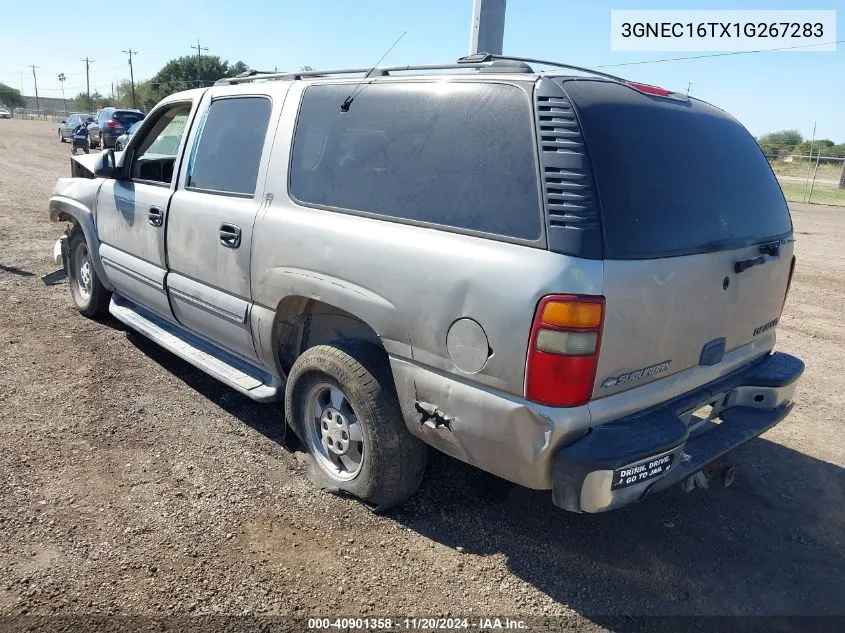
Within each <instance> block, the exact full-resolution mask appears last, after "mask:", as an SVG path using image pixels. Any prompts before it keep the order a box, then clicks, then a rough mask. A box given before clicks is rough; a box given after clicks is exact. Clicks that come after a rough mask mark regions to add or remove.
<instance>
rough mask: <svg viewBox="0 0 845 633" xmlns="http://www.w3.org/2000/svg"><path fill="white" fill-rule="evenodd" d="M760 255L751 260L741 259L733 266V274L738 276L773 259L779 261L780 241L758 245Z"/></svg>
mask: <svg viewBox="0 0 845 633" xmlns="http://www.w3.org/2000/svg"><path fill="white" fill-rule="evenodd" d="M759 250H760V255H758V256H757V257H753V258H751V259H741V260H739V261H738V262H736V263H735V264H734V272H735V273H736V274H737V275H738V274H739V273H741V272H744V271H746V270H748V269H749V268H753V267H754V266H761V265H763V264H765V263H766V262H768V261H771V260H773V259H780V240H776V241H774V242H768V243H766V244H760V247H759Z"/></svg>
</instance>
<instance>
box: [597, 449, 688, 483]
mask: <svg viewBox="0 0 845 633" xmlns="http://www.w3.org/2000/svg"><path fill="white" fill-rule="evenodd" d="M675 457H676V455H675V454H674V453H669V454H666V455H660V456H659V457H649V458H648V459H644V460H642V461H639V462H635V463H633V464H628V465H627V466H623V467H622V468H617V469H616V470H614V471H613V479H612V480H611V484H610V489H611V490H620V489H621V488H627V487H629V486H636V485H637V484H641V483H643V482H645V481H651V480H653V479H657V478H658V477H662V476H663V475H665V474H666V473H668V472H669V470H670V469H671V468H672V465H673V464H674V463H675Z"/></svg>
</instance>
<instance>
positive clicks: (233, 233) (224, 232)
mask: <svg viewBox="0 0 845 633" xmlns="http://www.w3.org/2000/svg"><path fill="white" fill-rule="evenodd" d="M220 244H222V245H223V246H225V247H226V248H238V246H240V245H241V227H239V226H235V225H234V224H229V223H228V222H224V223H223V224H221V225H220Z"/></svg>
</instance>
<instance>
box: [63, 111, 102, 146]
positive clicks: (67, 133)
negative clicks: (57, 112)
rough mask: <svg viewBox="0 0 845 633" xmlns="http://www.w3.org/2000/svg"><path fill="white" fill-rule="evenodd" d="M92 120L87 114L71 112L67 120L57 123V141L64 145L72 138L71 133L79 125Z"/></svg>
mask: <svg viewBox="0 0 845 633" xmlns="http://www.w3.org/2000/svg"><path fill="white" fill-rule="evenodd" d="M93 120H94V117H92V116H91V115H90V114H88V113H87V112H72V113H71V114H70V116H68V118H66V119H64V120H62V122H61V123H59V141H60V142H62V143H65V142H66V141H67V140H68V139H69V138H70V137H72V136H73V131H74V130H75V129H76V128H77V127H78V126H79V124H80V123H84V122H86V121H87V122H88V123H91V122H92V121H93Z"/></svg>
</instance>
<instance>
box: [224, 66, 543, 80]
mask: <svg viewBox="0 0 845 633" xmlns="http://www.w3.org/2000/svg"><path fill="white" fill-rule="evenodd" d="M508 61H510V60H508ZM499 66H501V72H523V73H524V72H533V71H532V70H531V67H530V66H528V65H527V64H522V65H510V64H496V63H495V60H486V61H481V62H477V63H476V62H461V61H459V62H458V63H455V64H419V65H411V66H375V67H370V68H338V69H334V70H303V71H297V72H291V71H283V72H274V71H269V72H264V71H259V70H250V71H247V72H245V73H241V74H240V75H238V76H236V77H224V78H223V79H218V80H217V81H216V82H215V85H217V86H221V85H222V86H225V85H232V84H240V83H247V82H250V81H256V80H259V79H286V80H299V79H304V78H308V77H328V76H331V75H363V79H367V78H369V77H385V76H387V75H389V74H391V73H399V72H409V71H411V72H413V71H425V70H467V69H476V70H483V69H489V70H490V71H493V70H494V69H495V71H499Z"/></svg>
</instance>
